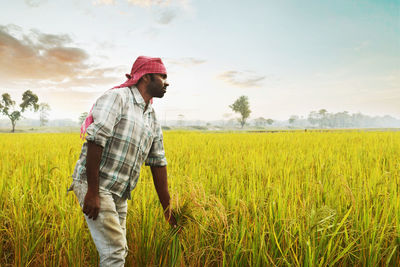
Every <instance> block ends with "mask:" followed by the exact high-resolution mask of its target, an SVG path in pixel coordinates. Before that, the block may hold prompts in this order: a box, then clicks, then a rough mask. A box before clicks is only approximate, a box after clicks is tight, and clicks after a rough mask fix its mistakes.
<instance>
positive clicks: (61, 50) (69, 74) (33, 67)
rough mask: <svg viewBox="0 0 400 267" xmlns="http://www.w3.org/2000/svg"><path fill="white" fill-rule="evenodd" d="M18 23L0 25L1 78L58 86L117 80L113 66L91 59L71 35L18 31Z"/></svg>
mask: <svg viewBox="0 0 400 267" xmlns="http://www.w3.org/2000/svg"><path fill="white" fill-rule="evenodd" d="M16 29H18V27H15V25H12V26H0V80H1V81H2V83H4V82H5V81H8V82H9V81H12V82H14V83H16V84H17V83H20V84H21V83H26V82H28V83H34V84H37V85H39V84H41V85H53V86H55V85H57V86H67V85H68V86H89V87H90V86H93V85H95V84H100V83H105V84H107V83H111V82H115V81H116V80H117V79H116V78H115V75H111V76H110V74H114V72H115V71H116V70H118V69H114V68H98V67H96V66H93V65H90V64H89V63H88V61H89V59H90V57H89V54H88V53H87V52H86V51H85V50H83V49H81V48H78V47H73V46H71V43H72V39H71V37H70V36H69V35H65V34H63V35H55V34H45V33H41V32H40V31H37V30H31V31H30V32H29V34H24V33H23V32H19V33H18V34H17V33H16V31H15V30H16Z"/></svg>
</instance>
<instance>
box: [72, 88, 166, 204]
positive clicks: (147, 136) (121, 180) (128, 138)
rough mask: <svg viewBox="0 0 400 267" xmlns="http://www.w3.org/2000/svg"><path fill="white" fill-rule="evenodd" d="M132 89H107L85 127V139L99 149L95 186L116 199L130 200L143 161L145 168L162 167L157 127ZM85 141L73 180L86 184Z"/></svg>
mask: <svg viewBox="0 0 400 267" xmlns="http://www.w3.org/2000/svg"><path fill="white" fill-rule="evenodd" d="M144 109H145V102H144V99H143V97H142V95H141V94H140V92H139V91H138V90H137V88H136V87H134V86H133V87H123V88H119V89H113V90H109V91H107V92H106V93H104V94H103V95H102V96H101V97H100V98H98V99H97V101H96V103H95V105H94V107H93V110H92V114H93V120H94V122H93V123H92V124H91V125H90V126H89V127H88V128H87V137H86V140H88V141H93V142H95V143H96V144H98V145H100V146H102V147H103V154H102V158H101V162H100V170H99V186H100V187H101V188H102V189H106V190H109V191H111V192H112V193H113V194H116V195H118V196H119V197H123V196H126V194H128V197H130V194H129V193H130V191H131V190H132V189H134V188H135V186H136V183H137V181H138V179H139V174H140V168H141V166H142V165H143V162H145V164H146V165H147V166H166V165H167V160H166V158H165V152H164V145H163V135H162V131H161V125H160V124H159V122H158V121H157V119H156V116H155V112H154V110H153V108H152V106H151V104H150V103H149V105H148V107H147V109H146V110H144ZM87 147H88V146H87V142H85V143H84V144H83V146H82V151H81V155H80V157H79V160H78V162H77V163H76V166H75V170H74V173H73V175H72V177H73V179H74V180H79V181H84V182H87V177H86V167H85V165H86V155H87Z"/></svg>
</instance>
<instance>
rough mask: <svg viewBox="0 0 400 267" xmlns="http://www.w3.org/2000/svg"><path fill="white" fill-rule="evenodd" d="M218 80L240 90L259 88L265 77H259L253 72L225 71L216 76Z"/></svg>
mask: <svg viewBox="0 0 400 267" xmlns="http://www.w3.org/2000/svg"><path fill="white" fill-rule="evenodd" d="M217 78H218V79H220V80H222V81H224V82H226V83H228V84H230V85H233V86H236V87H240V88H248V87H260V86H261V85H262V82H263V81H264V80H265V78H266V76H260V75H257V74H255V73H254V72H241V71H235V70H230V71H225V72H223V73H221V74H219V75H218V76H217Z"/></svg>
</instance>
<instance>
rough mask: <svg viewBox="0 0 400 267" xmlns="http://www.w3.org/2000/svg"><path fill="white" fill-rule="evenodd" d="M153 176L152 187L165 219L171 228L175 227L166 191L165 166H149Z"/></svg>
mask: <svg viewBox="0 0 400 267" xmlns="http://www.w3.org/2000/svg"><path fill="white" fill-rule="evenodd" d="M150 169H151V174H152V175H153V182H154V187H155V188H156V191H157V195H158V198H159V200H160V202H161V205H162V207H163V210H164V216H165V219H166V220H167V221H168V222H169V224H170V225H171V226H173V227H176V219H175V217H174V216H173V215H172V209H171V207H170V200H171V198H170V196H169V191H168V179H167V166H150Z"/></svg>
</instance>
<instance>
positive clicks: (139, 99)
mask: <svg viewBox="0 0 400 267" xmlns="http://www.w3.org/2000/svg"><path fill="white" fill-rule="evenodd" d="M129 88H130V89H131V91H132V94H133V101H134V102H136V103H137V104H138V105H139V106H140V107H141V108H142V109H143V110H144V108H145V107H146V102H144V99H143V97H142V94H141V93H140V92H139V90H138V89H137V88H136V86H134V85H133V86H130V87H129ZM152 111H153V107H152V105H151V102H150V101H149V105H148V106H147V109H146V111H145V112H144V113H148V112H152Z"/></svg>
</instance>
